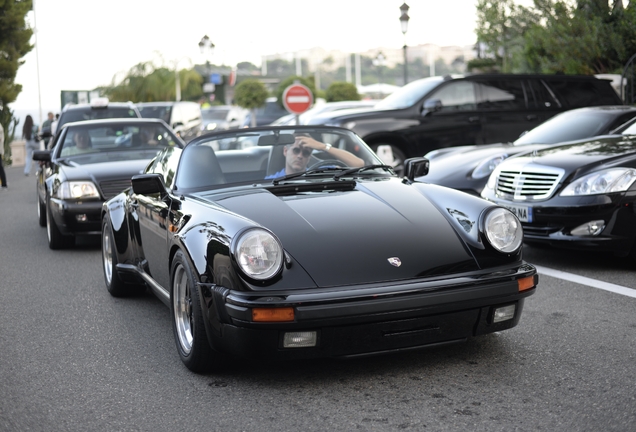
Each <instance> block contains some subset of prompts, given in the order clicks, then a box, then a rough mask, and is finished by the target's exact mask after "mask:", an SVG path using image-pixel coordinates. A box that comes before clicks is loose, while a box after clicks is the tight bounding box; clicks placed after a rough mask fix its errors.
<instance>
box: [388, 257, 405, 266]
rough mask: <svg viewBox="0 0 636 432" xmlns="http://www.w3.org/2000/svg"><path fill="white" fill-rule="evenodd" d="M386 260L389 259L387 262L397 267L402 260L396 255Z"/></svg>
mask: <svg viewBox="0 0 636 432" xmlns="http://www.w3.org/2000/svg"><path fill="white" fill-rule="evenodd" d="M387 261H389V264H391V265H392V266H395V267H399V266H401V265H402V260H400V259H399V258H398V257H391V258H388V259H387Z"/></svg>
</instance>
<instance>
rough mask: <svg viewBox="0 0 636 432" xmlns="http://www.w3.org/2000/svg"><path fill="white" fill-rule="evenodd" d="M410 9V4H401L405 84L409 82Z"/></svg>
mask: <svg viewBox="0 0 636 432" xmlns="http://www.w3.org/2000/svg"><path fill="white" fill-rule="evenodd" d="M408 11H409V5H407V4H406V3H403V4H402V6H400V12H402V14H401V15H400V25H401V26H402V34H403V35H404V47H403V48H402V49H403V50H404V85H406V83H407V82H408V72H407V70H408V65H407V63H406V30H407V28H408V26H409V19H410V17H409V14H408V13H407V12H408Z"/></svg>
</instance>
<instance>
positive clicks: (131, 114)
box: [42, 97, 141, 138]
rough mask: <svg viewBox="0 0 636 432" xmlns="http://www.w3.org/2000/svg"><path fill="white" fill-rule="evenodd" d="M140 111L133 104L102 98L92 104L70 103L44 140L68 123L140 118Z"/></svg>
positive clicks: (44, 136)
mask: <svg viewBox="0 0 636 432" xmlns="http://www.w3.org/2000/svg"><path fill="white" fill-rule="evenodd" d="M140 117H141V114H139V110H137V108H136V107H135V105H134V104H133V103H132V102H110V101H109V100H108V98H105V97H100V98H95V99H93V100H91V101H90V103H81V104H75V103H68V104H66V105H65V106H64V108H63V109H62V113H61V114H60V118H59V119H58V120H57V121H56V122H53V123H52V124H51V130H50V133H43V134H42V137H43V138H49V137H51V136H52V135H55V133H56V132H57V131H59V130H62V126H64V125H65V124H66V123H71V122H77V121H84V120H96V119H105V118H140Z"/></svg>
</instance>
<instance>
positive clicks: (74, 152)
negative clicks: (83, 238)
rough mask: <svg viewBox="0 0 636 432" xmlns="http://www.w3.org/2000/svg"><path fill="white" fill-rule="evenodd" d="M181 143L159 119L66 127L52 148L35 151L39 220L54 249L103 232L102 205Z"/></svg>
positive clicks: (86, 122)
mask: <svg viewBox="0 0 636 432" xmlns="http://www.w3.org/2000/svg"><path fill="white" fill-rule="evenodd" d="M183 146H184V143H183V141H181V139H180V138H178V137H177V136H176V135H175V134H174V133H173V132H172V131H171V130H170V128H168V126H167V125H166V124H165V123H164V122H163V121H161V120H156V119H106V120H89V121H83V122H73V123H67V124H66V125H65V126H64V127H63V128H62V130H60V131H59V132H58V133H57V134H56V137H55V142H53V143H52V149H51V150H41V151H36V152H34V154H33V159H34V160H36V161H39V162H40V169H39V170H38V173H37V193H38V207H37V209H38V220H39V223H40V226H46V228H47V235H48V241H49V247H50V248H51V249H60V248H63V247H68V246H72V245H73V244H74V242H75V236H77V235H91V234H94V235H99V234H100V233H101V227H102V223H101V209H102V203H103V202H104V201H105V200H107V199H109V198H112V197H113V196H115V195H117V194H118V193H119V192H121V191H122V190H124V189H125V188H127V187H129V186H130V179H131V177H132V176H133V175H135V174H139V173H140V172H141V171H143V169H144V168H145V167H146V165H148V162H150V160H152V159H153V158H154V157H155V156H156V155H157V152H158V151H159V150H162V149H164V148H166V147H175V148H182V147H183Z"/></svg>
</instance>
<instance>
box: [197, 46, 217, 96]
mask: <svg viewBox="0 0 636 432" xmlns="http://www.w3.org/2000/svg"><path fill="white" fill-rule="evenodd" d="M199 49H201V53H202V54H205V73H206V78H205V80H204V84H203V92H204V93H206V90H208V91H207V93H212V92H213V91H214V89H211V90H210V89H209V87H211V86H207V87H208V88H206V84H209V80H210V57H211V56H212V54H214V44H213V43H212V41H211V40H210V38H209V37H208V35H205V36H203V37H202V38H201V40H200V41H199Z"/></svg>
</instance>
